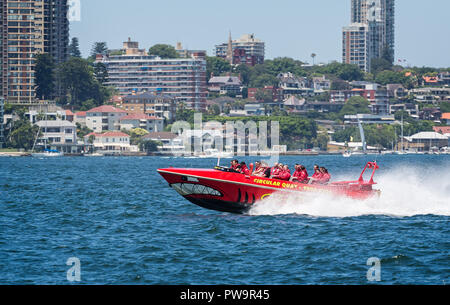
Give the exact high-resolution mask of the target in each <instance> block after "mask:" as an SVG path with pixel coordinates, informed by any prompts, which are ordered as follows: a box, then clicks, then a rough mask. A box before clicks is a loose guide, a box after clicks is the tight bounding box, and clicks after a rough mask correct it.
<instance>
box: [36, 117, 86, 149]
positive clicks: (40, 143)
mask: <svg viewBox="0 0 450 305" xmlns="http://www.w3.org/2000/svg"><path fill="white" fill-rule="evenodd" d="M36 125H37V126H39V129H40V132H41V133H42V136H41V137H40V138H39V139H37V141H36V147H41V148H44V147H45V146H47V148H52V149H57V150H59V151H62V152H64V153H66V154H76V153H80V152H81V150H82V148H83V145H78V143H77V127H76V125H75V123H73V122H69V121H63V120H52V121H38V122H37V123H36Z"/></svg>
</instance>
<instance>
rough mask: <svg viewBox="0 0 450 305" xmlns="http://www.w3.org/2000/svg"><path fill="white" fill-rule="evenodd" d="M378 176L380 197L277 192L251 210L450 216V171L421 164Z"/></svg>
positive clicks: (258, 212) (253, 212) (318, 214)
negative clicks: (429, 168)
mask: <svg viewBox="0 0 450 305" xmlns="http://www.w3.org/2000/svg"><path fill="white" fill-rule="evenodd" d="M347 178H348V177H347ZM344 180H345V179H344ZM376 180H377V181H378V184H377V185H376V186H375V188H376V189H380V190H381V191H382V193H381V196H380V198H378V197H377V196H375V197H373V198H369V199H367V200H356V199H351V198H347V197H334V196H332V195H329V194H319V193H298V194H290V195H285V194H274V195H273V196H272V197H270V198H268V199H266V200H264V201H261V202H258V203H257V204H256V205H255V207H254V208H252V209H251V210H250V211H249V214H250V215H284V214H300V215H310V216H315V217H354V216H363V215H388V216H396V217H410V216H415V215H430V214H432V215H444V216H450V172H449V171H439V172H434V173H432V172H425V171H423V170H421V169H417V168H397V169H394V170H392V171H390V172H389V173H386V174H382V175H379V176H378V178H377V179H376Z"/></svg>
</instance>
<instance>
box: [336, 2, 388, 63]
mask: <svg viewBox="0 0 450 305" xmlns="http://www.w3.org/2000/svg"><path fill="white" fill-rule="evenodd" d="M351 22H352V24H351V25H350V27H345V28H344V30H343V62H344V63H349V64H357V65H359V66H360V67H361V68H362V67H363V66H364V67H365V68H364V70H365V71H366V72H370V62H371V61H372V59H373V58H378V57H381V56H382V53H383V50H384V49H385V48H388V49H389V51H390V55H391V57H392V59H393V57H394V48H395V27H394V26H395V2H394V0H352V3H351ZM361 24H363V25H366V26H365V31H367V34H364V35H362V34H361V33H360V31H361V30H362V27H361ZM350 28H352V29H358V30H357V32H358V33H355V32H354V31H350ZM352 36H355V37H357V36H359V37H360V38H359V39H361V36H364V37H365V38H364V39H367V41H364V42H363V41H361V40H360V41H359V42H357V41H353V43H352V42H350V41H348V40H349V39H350V40H351V39H352ZM362 45H364V47H368V53H367V56H366V61H367V62H366V63H365V64H364V65H362V64H361V63H360V62H359V61H360V57H359V56H357V57H355V56H352V54H361V50H362V49H361V48H362Z"/></svg>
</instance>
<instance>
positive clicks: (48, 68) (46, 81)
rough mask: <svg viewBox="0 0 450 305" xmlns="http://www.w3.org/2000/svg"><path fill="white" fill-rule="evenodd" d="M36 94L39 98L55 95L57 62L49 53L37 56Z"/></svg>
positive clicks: (48, 97)
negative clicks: (55, 62)
mask: <svg viewBox="0 0 450 305" xmlns="http://www.w3.org/2000/svg"><path fill="white" fill-rule="evenodd" d="M35 75H36V96H37V97H38V98H39V99H45V98H46V99H50V98H51V97H52V96H53V95H54V87H55V64H54V61H53V57H52V56H51V55H50V54H48V53H43V54H38V55H37V56H36V66H35Z"/></svg>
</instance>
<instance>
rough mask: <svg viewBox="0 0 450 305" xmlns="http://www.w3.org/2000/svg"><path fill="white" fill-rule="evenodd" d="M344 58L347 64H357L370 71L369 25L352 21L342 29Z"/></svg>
mask: <svg viewBox="0 0 450 305" xmlns="http://www.w3.org/2000/svg"><path fill="white" fill-rule="evenodd" d="M342 45H343V51H342V58H343V62H344V63H346V64H353V65H357V66H358V67H359V68H360V69H361V70H363V71H370V60H371V56H370V47H369V26H368V25H366V24H363V23H352V24H351V25H349V26H346V27H344V28H343V30H342Z"/></svg>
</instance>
